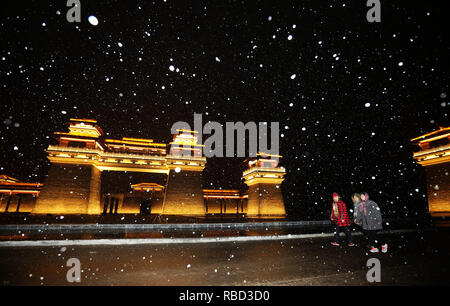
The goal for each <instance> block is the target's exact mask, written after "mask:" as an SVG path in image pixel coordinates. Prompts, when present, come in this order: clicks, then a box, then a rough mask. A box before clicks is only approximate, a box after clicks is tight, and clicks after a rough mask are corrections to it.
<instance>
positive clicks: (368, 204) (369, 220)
mask: <svg viewBox="0 0 450 306" xmlns="http://www.w3.org/2000/svg"><path fill="white" fill-rule="evenodd" d="M355 223H356V224H357V225H359V226H361V227H362V229H363V231H364V234H365V235H366V237H367V239H368V240H369V244H370V252H371V253H378V252H379V249H378V248H377V247H376V243H377V242H378V243H380V241H379V239H378V238H377V232H378V231H380V230H382V229H383V219H382V217H381V211H380V208H379V207H378V204H377V203H375V202H374V201H372V200H370V199H369V195H368V194H367V192H363V193H361V202H360V204H359V207H358V213H357V214H356V219H355ZM380 244H381V243H380ZM387 248H388V245H387V244H386V243H384V244H382V246H381V251H382V252H383V253H386V252H387Z"/></svg>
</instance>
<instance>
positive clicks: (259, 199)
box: [242, 153, 286, 217]
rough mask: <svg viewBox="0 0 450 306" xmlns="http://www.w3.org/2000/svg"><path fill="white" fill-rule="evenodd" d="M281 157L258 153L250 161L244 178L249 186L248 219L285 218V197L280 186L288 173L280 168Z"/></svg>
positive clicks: (243, 175)
mask: <svg viewBox="0 0 450 306" xmlns="http://www.w3.org/2000/svg"><path fill="white" fill-rule="evenodd" d="M279 158H281V156H279V155H271V154H266V153H258V154H257V157H255V158H253V159H250V160H248V167H249V168H248V169H247V170H245V171H244V173H243V174H242V177H243V178H244V181H245V184H247V186H248V202H247V216H248V217H284V216H285V215H286V210H285V207H284V201H283V195H282V193H281V189H280V185H281V183H282V182H283V180H284V175H285V173H286V171H285V170H284V168H283V167H279V166H278V160H279Z"/></svg>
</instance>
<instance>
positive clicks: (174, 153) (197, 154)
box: [28, 119, 286, 217]
mask: <svg viewBox="0 0 450 306" xmlns="http://www.w3.org/2000/svg"><path fill="white" fill-rule="evenodd" d="M55 136H56V140H57V144H56V145H50V146H49V147H48V148H47V154H48V159H49V160H50V162H51V167H50V170H49V173H48V177H47V179H46V182H45V185H43V186H39V190H38V193H37V194H36V195H35V197H36V199H35V202H34V203H33V204H32V205H31V206H30V207H29V209H28V210H29V212H31V213H33V214H61V215H64V214H89V215H100V214H158V215H184V216H207V215H231V214H242V215H248V216H249V217H264V216H271V217H283V216H284V215H285V214H286V212H285V210H284V203H283V197H282V195H281V190H280V189H279V185H280V184H281V182H282V181H283V175H284V169H283V168H281V167H278V162H276V164H274V163H272V162H267V161H268V160H270V159H268V158H270V156H267V155H263V154H259V155H258V156H257V157H255V158H253V159H251V160H249V161H248V162H249V164H248V168H249V169H248V170H246V171H245V172H244V173H243V178H244V181H245V183H246V184H247V185H248V187H249V192H248V195H247V194H246V193H241V192H239V191H238V190H221V189H218V190H216V189H203V187H202V172H203V169H204V168H205V166H206V158H205V157H204V156H203V154H202V152H203V151H202V147H203V145H202V144H199V143H198V139H197V132H196V131H190V130H177V134H175V135H174V136H173V140H172V141H171V142H170V143H169V144H165V143H157V142H154V141H153V140H152V139H140V138H126V137H124V138H122V139H112V138H107V137H105V134H104V132H103V131H102V129H101V128H100V127H99V126H98V125H97V122H96V120H92V119H70V122H69V129H68V131H67V132H55ZM277 161H278V158H277Z"/></svg>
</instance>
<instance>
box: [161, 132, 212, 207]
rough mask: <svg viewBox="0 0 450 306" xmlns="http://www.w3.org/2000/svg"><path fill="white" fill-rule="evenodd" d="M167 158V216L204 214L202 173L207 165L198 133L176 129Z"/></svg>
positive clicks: (164, 205)
mask: <svg viewBox="0 0 450 306" xmlns="http://www.w3.org/2000/svg"><path fill="white" fill-rule="evenodd" d="M177 132H178V133H179V134H177V135H174V138H173V141H172V142H171V143H170V145H171V147H170V155H167V156H166V165H167V168H168V171H169V173H168V178H167V184H166V185H167V188H166V195H165V199H164V204H163V211H162V214H164V215H186V214H187V215H202V216H203V215H205V214H206V206H205V202H204V200H203V190H202V172H203V169H204V168H205V165H206V158H205V157H203V156H202V155H203V153H202V152H203V150H202V147H203V145H201V144H198V139H197V138H198V137H197V136H196V134H197V133H198V132H197V131H190V130H183V129H179V130H177Z"/></svg>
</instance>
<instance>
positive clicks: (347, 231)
mask: <svg viewBox="0 0 450 306" xmlns="http://www.w3.org/2000/svg"><path fill="white" fill-rule="evenodd" d="M344 231H345V236H346V237H347V244H348V245H349V246H353V239H352V233H351V231H350V226H345V227H344Z"/></svg>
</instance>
